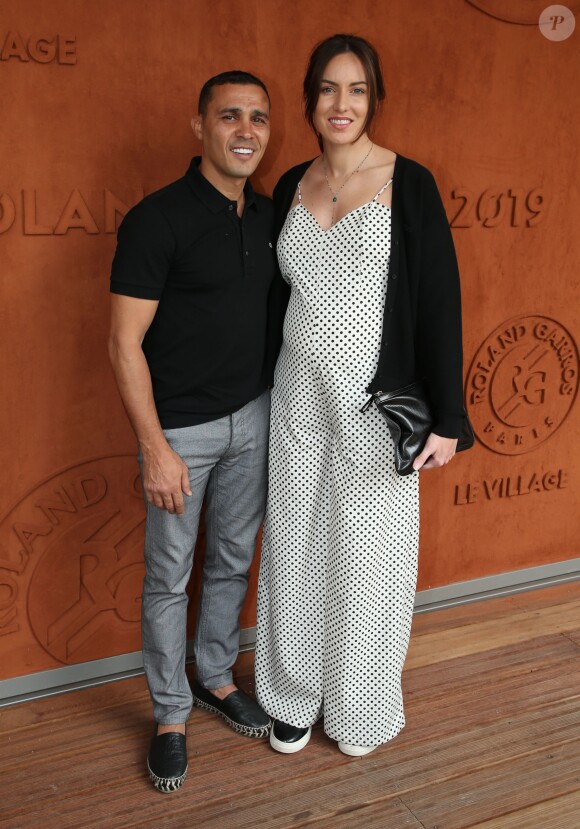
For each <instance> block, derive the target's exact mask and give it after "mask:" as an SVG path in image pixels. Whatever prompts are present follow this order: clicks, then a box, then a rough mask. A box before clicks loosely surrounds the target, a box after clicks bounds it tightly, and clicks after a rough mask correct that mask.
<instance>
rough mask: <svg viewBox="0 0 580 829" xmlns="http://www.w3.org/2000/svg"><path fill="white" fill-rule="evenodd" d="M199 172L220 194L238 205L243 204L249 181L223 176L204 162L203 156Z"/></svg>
mask: <svg viewBox="0 0 580 829" xmlns="http://www.w3.org/2000/svg"><path fill="white" fill-rule="evenodd" d="M199 172H200V173H201V174H202V176H203V177H204V178H205V179H207V180H208V181H209V183H210V184H213V186H214V187H215V189H216V190H219V191H220V193H222V194H223V195H224V196H225V197H226V199H230V201H235V202H237V203H238V205H239V204H240V202H243V198H244V187H245V184H246V181H247V179H245V178H232V177H231V176H223V175H221V174H220V173H219V171H218V170H216V169H215V167H213V166H212V165H211V164H208V163H207V162H204V158H203V156H202V158H201V162H200V164H199Z"/></svg>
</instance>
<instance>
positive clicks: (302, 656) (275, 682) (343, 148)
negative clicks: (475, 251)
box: [256, 35, 463, 756]
mask: <svg viewBox="0 0 580 829" xmlns="http://www.w3.org/2000/svg"><path fill="white" fill-rule="evenodd" d="M383 98H384V86H383V80H382V77H381V70H380V64H379V59H378V56H377V54H376V52H375V50H374V49H373V47H372V46H371V45H370V44H369V43H368V42H367V41H365V40H363V39H361V38H358V37H354V36H351V35H335V36H333V37H331V38H328V39H327V40H325V41H323V42H322V43H320V44H319V45H318V46H317V47H316V48H315V50H314V52H313V53H312V56H311V58H310V64H309V67H308V71H307V74H306V78H305V80H304V99H305V109H306V118H307V120H308V122H309V124H310V126H311V127H312V128H313V130H314V132H315V133H316V135H317V137H318V142H319V145H320V148H321V150H322V154H321V155H320V156H319V157H318V158H316V159H314V160H313V161H311V162H307V163H305V164H301V165H299V166H298V167H295V168H293V169H292V170H290V171H288V172H287V173H286V174H285V175H284V176H282V178H281V180H280V182H279V183H278V185H277V187H276V190H275V193H274V200H275V203H276V207H277V210H278V212H279V214H280V224H282V222H283V227H282V228H281V232H280V236H279V240H278V257H279V262H280V269H281V272H282V275H283V277H284V280H285V281H286V282H287V283H288V284H289V285H290V287H291V293H290V299H289V303H288V309H287V312H286V318H285V322H284V342H283V344H282V349H281V352H280V357H279V360H278V364H277V367H276V376H275V384H274V389H273V405H272V424H271V436H270V490H269V498H268V512H267V518H266V523H265V527H264V541H263V548H262V565H261V570H260V587H259V600H258V643H257V649H256V688H257V693H258V698H259V700H260V703H261V705H262V706H263V707H264V709H265V710H266V711H267V713H269V714H270V716H272V717H273V718H274V725H273V728H272V732H271V738H270V742H271V745H272V746H273V748H275V749H276V750H278V751H281V752H283V753H292V752H295V751H299V750H300V749H301V748H303V747H304V746H305V745H306V744H307V743H308V740H309V739H310V733H311V727H312V724H313V723H314V722H315V721H316V720H317V719H318V717H319V716H320V715H321V714H322V713H323V714H324V730H325V732H326V733H327V735H328V736H329V737H331V738H332V739H334V740H336V741H337V742H338V747H339V749H340V750H341V751H343V752H344V753H345V754H349V755H352V756H361V755H363V754H367V753H368V752H370V751H372V750H373V749H374V748H376V747H377V746H378V745H380V744H382V743H385V742H387V741H388V740H390V739H392V738H393V737H394V736H395V735H396V734H397V733H398V732H399V731H400V730H401V728H403V726H404V724H405V720H404V713H403V700H402V693H401V672H402V669H403V663H404V660H405V655H406V652H407V646H408V642H409V635H410V629H411V619H412V611H413V601H414V594H415V585H416V575H417V549H418V529H419V526H418V524H419V501H418V484H419V481H418V477H419V476H418V474H417V473H412V474H411V475H409V476H407V477H399V476H398V475H397V473H396V471H395V466H394V451H393V444H392V441H391V438H390V436H389V432H388V429H387V427H386V424H385V423H384V421H383V420H382V419H381V416H380V414H379V413H378V412H377V411H376V410H375V407H371V408H370V409H369V410H368V411H367V412H366V413H362V412H361V411H360V409H361V407H362V405H363V404H364V402H365V401H366V399H367V398H368V393H369V392H373V391H377V390H379V389H380V390H383V391H385V390H391V389H395V388H400V387H402V386H404V385H406V384H408V383H410V382H412V381H413V380H415V379H417V378H418V377H425V379H426V380H427V382H428V384H429V387H430V392H431V396H432V399H433V402H434V405H435V409H436V422H435V426H434V427H433V433H432V434H431V435H430V437H429V440H428V442H427V445H426V447H425V449H424V451H423V452H422V453H421V455H420V456H419V457H418V458H417V459H416V461H415V464H414V466H415V468H416V469H417V470H418V469H419V468H422V469H426V468H428V467H435V466H441V465H443V464H445V463H447V462H448V461H449V460H450V459H451V458H452V457H453V454H454V451H455V446H456V437H457V436H458V435H459V433H460V426H461V421H462V417H463V402H462V354H461V311H460V307H461V306H460V297H459V281H458V274H457V265H456V260H455V254H454V250H453V242H452V239H451V234H450V231H449V226H448V223H447V219H446V216H445V211H444V209H443V205H442V203H441V199H440V197H439V194H438V191H437V187H436V185H435V182H434V180H433V178H432V176H431V174H430V173H429V172H428V171H427V170H426V169H425V168H424V167H421V166H420V165H419V164H417V163H415V162H413V161H410V160H409V159H407V158H404V157H403V156H401V155H396V154H395V153H394V152H393V151H391V150H388V149H385V148H383V147H379V146H378V145H376V144H374V143H373V141H372V139H371V129H372V125H373V120H374V118H375V115H376V113H377V110H378V108H379V106H380V104H381V102H382V100H383Z"/></svg>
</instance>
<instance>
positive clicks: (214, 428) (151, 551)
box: [139, 392, 270, 725]
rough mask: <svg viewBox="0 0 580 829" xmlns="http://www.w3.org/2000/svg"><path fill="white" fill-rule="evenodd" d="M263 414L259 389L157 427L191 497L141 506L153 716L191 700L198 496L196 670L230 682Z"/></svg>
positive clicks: (208, 683) (260, 489)
mask: <svg viewBox="0 0 580 829" xmlns="http://www.w3.org/2000/svg"><path fill="white" fill-rule="evenodd" d="M269 418H270V393H269V392H265V393H264V394H262V395H261V396H260V397H258V398H257V399H256V400H253V401H252V402H251V403H248V404H247V405H246V406H244V407H243V408H242V409H240V410H239V411H237V412H235V413H234V414H232V415H228V416H227V417H223V418H221V419H219V420H213V421H211V422H210V423H204V424H201V425H199V426H188V427H185V428H183V429H168V430H166V431H165V432H164V434H165V437H166V438H167V441H168V443H169V445H170V446H171V448H172V449H173V450H174V451H175V452H177V454H178V455H180V457H181V458H182V459H183V461H184V463H185V464H186V466H187V468H188V469H189V480H190V484H191V491H192V495H191V497H187V496H184V501H185V513H184V515H182V516H177V515H171V514H170V513H168V512H167V511H166V510H161V509H158V508H157V507H155V506H152V505H151V504H147V523H146V528H145V580H144V582H143V598H142V634H143V665H144V667H145V674H146V677H147V683H148V685H149V692H150V694H151V699H152V701H153V713H154V716H155V720H156V721H157V722H158V723H160V724H165V725H170V724H171V725H174V724H176V723H183V722H185V721H186V720H187V718H188V716H189V713H190V711H191V707H192V697H191V690H190V688H189V683H188V681H187V677H186V675H185V651H186V622H187V603H188V598H187V594H186V592H185V588H186V586H187V583H188V581H189V577H190V574H191V568H192V566H193V553H194V547H195V542H196V538H197V530H198V524H199V515H200V510H201V506H202V502H203V499H204V496H205V499H206V512H205V525H206V532H207V546H206V552H205V564H204V569H203V580H202V589H201V601H200V607H199V613H198V620H197V627H196V633H195V641H194V656H195V662H196V676H197V679H198V681H199V682H200V684H201V685H203V686H204V687H206V688H219V687H221V686H222V685H227V684H229V683H230V682H231V681H232V666H233V664H234V662H235V660H236V657H237V655H238V649H239V640H240V623H239V616H240V610H241V608H242V604H243V602H244V598H245V595H246V590H247V586H248V575H249V574H248V570H249V568H250V565H251V563H252V558H253V555H254V549H255V545H256V535H257V533H258V530H259V527H260V523H261V521H262V519H263V517H264V511H265V506H266V489H267V460H268V457H267V456H268V427H269ZM139 460H140V462H142V461H141V458H140V459H139Z"/></svg>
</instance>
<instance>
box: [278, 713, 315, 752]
mask: <svg viewBox="0 0 580 829" xmlns="http://www.w3.org/2000/svg"><path fill="white" fill-rule="evenodd" d="M311 734H312V726H310V727H309V728H296V726H294V725H288V723H285V722H280V720H274V722H273V724H272V730H271V732H270V745H271V746H272V748H273V749H275V750H276V751H280V752H281V753H282V754H294V753H295V752H297V751H300V750H301V749H302V748H304V746H305V745H307V743H308V742H309V740H310V736H311Z"/></svg>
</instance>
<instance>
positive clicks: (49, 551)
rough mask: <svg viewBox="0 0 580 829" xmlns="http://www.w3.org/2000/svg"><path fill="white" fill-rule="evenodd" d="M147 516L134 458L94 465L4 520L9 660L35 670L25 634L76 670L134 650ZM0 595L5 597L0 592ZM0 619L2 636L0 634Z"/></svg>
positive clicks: (49, 484)
mask: <svg viewBox="0 0 580 829" xmlns="http://www.w3.org/2000/svg"><path fill="white" fill-rule="evenodd" d="M144 521H145V509H144V504H143V496H142V493H141V482H140V476H139V469H138V466H137V463H136V460H135V458H134V457H131V456H117V457H105V458H98V459H96V460H93V461H88V462H84V463H80V464H78V465H75V466H73V467H70V468H68V469H66V470H63V471H60V472H58V473H56V474H54V475H53V476H51V477H50V478H49V479H48V480H45V481H42V482H40V483H38V484H36V486H35V487H34V489H33V490H32V491H31V492H29V493H28V495H26V496H25V497H24V498H21V499H20V501H19V502H18V504H16V506H15V507H14V508H13V509H12V510H10V512H9V513H8V514H7V515H5V516H4V518H3V519H2V521H1V522H0V551H1V552H0V584H3V585H4V586H6V585H8V586H9V588H10V591H11V593H10V596H8V595H6V596H4V594H0V602H1V606H0V611H2V612H3V613H4V615H5V617H6V618H5V622H6V626H8V625H9V626H10V627H6V626H5V630H4V631H2V630H1V629H0V633H2V632H4V633H10V632H12V631H13V632H14V634H15V637H14V638H15V644H16V642H18V648H17V649H15V650H14V653H13V654H12V655H11V658H10V662H11V663H12V662H13V661H20V657H18V653H24V654H26V653H29V655H28V656H23V657H22V658H23V659H24V660H25V662H26V668H27V670H28V672H29V671H31V670H38V669H39V668H38V667H37V666H36V665H35V664H34V663H35V661H38V660H35V659H34V657H32V656H31V654H30V651H31V648H30V634H32V636H33V637H34V640H36V642H37V643H38V644H39V645H40V646H41V647H42V649H43V650H44V651H45V652H46V653H48V654H50V656H51V657H52V658H53V659H55V660H57V661H58V662H61V663H64V664H72V663H76V662H83V661H86V660H89V659H99V658H102V657H105V656H111V655H113V654H116V653H125V652H128V651H132V650H137V649H138V648H139V632H140V631H139V627H140V626H139V619H140V596H141V587H142V582H143V574H144V565H143V525H144ZM5 592H6V591H5ZM2 619H3V617H2V613H0V628H1V627H2Z"/></svg>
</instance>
